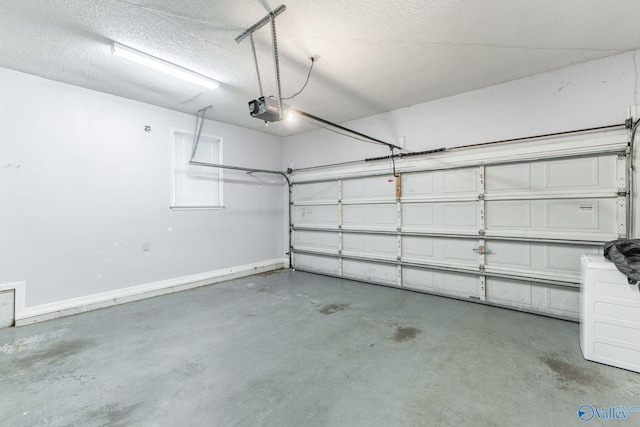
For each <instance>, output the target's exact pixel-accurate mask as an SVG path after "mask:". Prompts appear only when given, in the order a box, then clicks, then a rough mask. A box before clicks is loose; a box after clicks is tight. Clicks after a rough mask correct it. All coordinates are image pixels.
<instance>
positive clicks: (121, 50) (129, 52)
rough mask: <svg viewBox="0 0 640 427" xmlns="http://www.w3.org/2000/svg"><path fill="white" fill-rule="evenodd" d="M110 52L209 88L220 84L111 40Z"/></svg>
mask: <svg viewBox="0 0 640 427" xmlns="http://www.w3.org/2000/svg"><path fill="white" fill-rule="evenodd" d="M111 53H113V54H114V55H118V56H120V57H122V58H126V59H128V60H130V61H134V62H137V63H138V64H142V65H146V66H147V67H150V68H153V69H155V70H158V71H162V72H163V73H166V74H170V75H172V76H174V77H178V78H181V79H183V80H186V81H188V82H191V83H195V84H198V85H200V86H204V87H206V88H209V89H217V88H218V86H220V83H218V82H217V81H215V80H213V79H210V78H209V77H206V76H203V75H202V74H198V73H196V72H194V71H191V70H187V69H186V68H182V67H180V66H179V65H175V64H172V63H170V62H167V61H163V60H162V59H158V58H156V57H154V56H151V55H147V54H146V53H144V52H140V51H139V50H135V49H132V48H130V47H128V46H124V45H121V44H120V43H116V42H113V44H112V45H111Z"/></svg>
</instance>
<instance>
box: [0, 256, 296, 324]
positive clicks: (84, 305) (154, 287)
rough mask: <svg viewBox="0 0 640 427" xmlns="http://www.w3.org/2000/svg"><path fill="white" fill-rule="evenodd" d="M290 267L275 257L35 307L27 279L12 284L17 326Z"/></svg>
mask: <svg viewBox="0 0 640 427" xmlns="http://www.w3.org/2000/svg"><path fill="white" fill-rule="evenodd" d="M288 266H289V262H288V259H284V258H281V259H274V260H269V261H262V262H257V263H254V264H245V265H241V266H237V267H231V268H225V269H222V270H216V271H209V272H206V273H200V274H193V275H190V276H184V277H178V278H175V279H169V280H162V281H159V282H153V283H147V284H144V285H138V286H132V287H129V288H123V289H118V290H115V291H109V292H102V293H99V294H93V295H87V296H83V297H78V298H72V299H67V300H63V301H57V302H53V303H48V304H42V305H36V306H33V307H25V306H24V304H25V299H24V292H25V283H24V282H19V283H14V284H9V285H14V287H12V288H10V289H15V292H16V294H15V295H16V297H15V298H16V304H15V325H16V326H24V325H30V324H32V323H37V322H44V321H45V320H51V319H56V318H58V317H65V316H72V315H74V314H79V313H84V312H87V311H92V310H98V309H101V308H106V307H111V306H114V305H118V304H125V303H128V302H132V301H138V300H141V299H145V298H152V297H156V296H159V295H167V294H171V293H174V292H180V291H186V290H187V289H193V288H198V287H201V286H207V285H211V284H214V283H219V282H223V281H226V280H232V279H238V278H240V277H246V276H251V275H253V274H258V273H263V272H265V271H272V270H277V269H280V268H286V267H288ZM9 285H0V290H1V289H3V288H2V287H3V286H9ZM16 286H18V287H16ZM19 297H20V300H19Z"/></svg>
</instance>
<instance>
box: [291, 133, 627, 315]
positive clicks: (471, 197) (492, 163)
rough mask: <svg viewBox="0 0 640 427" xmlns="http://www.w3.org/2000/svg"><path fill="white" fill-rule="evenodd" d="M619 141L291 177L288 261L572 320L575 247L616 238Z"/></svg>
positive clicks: (623, 187)
mask: <svg viewBox="0 0 640 427" xmlns="http://www.w3.org/2000/svg"><path fill="white" fill-rule="evenodd" d="M626 148H627V138H626V134H624V133H618V134H615V135H603V136H600V137H598V138H592V139H589V140H588V141H580V140H575V139H573V140H571V141H559V142H555V143H553V144H546V145H537V146H534V147H530V148H527V149H524V150H523V149H522V148H513V147H512V148H511V149H509V150H505V151H503V152H501V153H500V154H497V153H496V152H495V150H493V151H490V150H484V151H483V150H475V151H474V152H472V153H462V154H460V153H456V154H451V153H444V154H440V155H438V156H437V157H436V158H434V156H431V157H425V158H424V159H411V160H410V161H402V162H400V163H399V164H398V165H397V166H398V170H399V171H400V172H401V173H400V174H399V176H398V177H397V178H394V177H393V176H392V175H391V174H380V173H379V172H375V170H374V172H372V170H373V169H372V168H370V167H367V168H365V167H362V168H360V169H353V168H352V169H351V170H348V169H347V170H345V169H344V168H343V169H336V170H332V169H331V168H329V169H325V170H323V171H322V172H317V171H316V172H313V173H306V174H305V173H304V172H303V173H296V174H294V185H293V192H292V193H293V202H292V207H291V218H292V229H293V231H292V233H293V234H292V246H293V247H292V257H293V265H294V268H296V269H298V270H304V271H309V272H316V273H322V274H328V275H332V276H339V277H345V278H350V279H355V280H361V281H366V282H370V283H374V284H382V285H389V286H397V287H402V288H407V289H411V290H417V291H423V292H428V293H434V294H440V295H446V296H451V297H456V298H462V299H471V300H474V301H481V302H485V303H489V304H494V305H500V306H505V307H510V308H516V309H520V310H526V311H531V312H536V313H541V314H546V315H550V316H556V317H561V318H568V319H574V320H575V319H578V316H579V304H578V301H579V281H580V263H579V258H580V255H581V254H583V253H602V244H603V243H604V242H607V241H609V240H614V239H617V238H618V237H620V236H625V235H626V230H627V215H628V213H627V205H628V199H627V156H626ZM383 167H386V166H384V165H383ZM323 175H324V177H323ZM370 175H373V176H370Z"/></svg>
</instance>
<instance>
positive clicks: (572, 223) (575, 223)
mask: <svg viewBox="0 0 640 427" xmlns="http://www.w3.org/2000/svg"><path fill="white" fill-rule="evenodd" d="M616 209H617V208H616V199H615V198H611V199H570V200H532V201H525V200H522V201H517V200H516V201H488V202H486V229H487V230H488V231H492V230H495V231H500V230H511V231H518V230H519V231H528V232H532V231H539V232H542V233H544V235H545V236H547V235H549V234H560V235H567V234H572V235H575V236H580V235H581V233H582V232H584V231H589V232H590V235H593V234H600V235H602V236H603V238H604V239H605V240H606V239H607V238H609V237H610V236H611V235H614V236H615V235H617V222H616ZM576 240H579V239H576Z"/></svg>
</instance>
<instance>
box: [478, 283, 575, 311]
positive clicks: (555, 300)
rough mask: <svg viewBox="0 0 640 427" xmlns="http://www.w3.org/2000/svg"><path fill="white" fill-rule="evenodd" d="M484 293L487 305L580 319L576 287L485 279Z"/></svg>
mask: <svg viewBox="0 0 640 427" xmlns="http://www.w3.org/2000/svg"><path fill="white" fill-rule="evenodd" d="M486 292H487V299H486V301H487V302H489V303H494V304H498V305H501V306H507V307H513V308H518V309H521V310H526V311H532V312H536V313H540V314H546V315H551V316H559V317H563V318H567V319H571V320H578V319H579V318H580V313H579V298H580V290H579V288H578V287H559V286H553V285H547V284H543V283H536V282H527V281H519V280H507V279H500V278H493V277H488V278H487V280H486Z"/></svg>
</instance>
